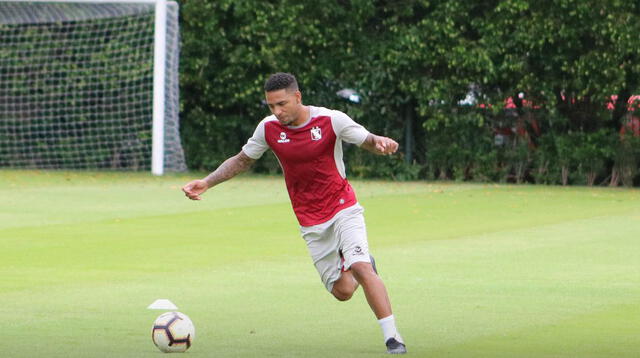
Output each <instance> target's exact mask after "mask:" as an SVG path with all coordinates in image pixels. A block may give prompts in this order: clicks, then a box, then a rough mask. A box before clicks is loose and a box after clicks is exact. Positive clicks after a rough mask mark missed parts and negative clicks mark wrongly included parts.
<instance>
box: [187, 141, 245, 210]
mask: <svg viewBox="0 0 640 358" xmlns="http://www.w3.org/2000/svg"><path fill="white" fill-rule="evenodd" d="M255 161H256V160H255V159H252V158H250V157H248V156H247V155H246V154H244V152H242V151H240V153H238V154H236V155H235V156H233V157H231V158H229V159H227V160H225V161H224V163H222V164H220V166H219V167H218V169H216V170H214V171H213V172H212V173H211V174H209V175H207V176H206V177H205V178H204V179H198V180H193V181H191V182H189V183H187V184H186V185H185V186H183V187H182V191H183V192H184V194H185V195H186V196H187V197H188V198H189V199H191V200H201V199H202V198H201V197H200V195H202V194H204V192H205V191H207V190H208V189H209V188H211V187H213V186H215V185H218V184H220V183H222V182H224V181H227V180H229V179H231V178H233V177H234V176H236V175H238V174H240V173H242V172H244V171H246V170H247V169H249V168H250V167H251V166H252V165H253V163H255Z"/></svg>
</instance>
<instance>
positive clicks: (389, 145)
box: [374, 136, 398, 155]
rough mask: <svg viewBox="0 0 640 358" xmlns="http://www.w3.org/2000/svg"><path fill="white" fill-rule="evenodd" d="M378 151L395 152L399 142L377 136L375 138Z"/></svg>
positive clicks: (381, 152)
mask: <svg viewBox="0 0 640 358" xmlns="http://www.w3.org/2000/svg"><path fill="white" fill-rule="evenodd" d="M374 140H375V144H376V151H377V152H378V153H380V154H383V155H386V154H393V153H395V152H396V151H397V150H398V142H396V141H395V140H393V139H391V138H388V137H381V136H376V137H375V138H374Z"/></svg>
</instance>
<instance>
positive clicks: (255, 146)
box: [242, 121, 269, 159]
mask: <svg viewBox="0 0 640 358" xmlns="http://www.w3.org/2000/svg"><path fill="white" fill-rule="evenodd" d="M267 149H269V145H268V144H267V141H266V140H265V139H264V121H262V122H260V123H259V124H258V126H257V127H256V130H255V131H254V132H253V136H252V137H251V138H249V140H248V141H247V144H245V145H244V146H242V151H243V152H244V154H246V155H247V157H249V158H251V159H260V157H262V154H264V152H266V151H267Z"/></svg>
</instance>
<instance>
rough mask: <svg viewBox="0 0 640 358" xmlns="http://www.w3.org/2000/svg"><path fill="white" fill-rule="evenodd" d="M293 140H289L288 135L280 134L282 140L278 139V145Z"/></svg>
mask: <svg viewBox="0 0 640 358" xmlns="http://www.w3.org/2000/svg"><path fill="white" fill-rule="evenodd" d="M289 142H291V139H289V138H287V133H285V132H280V139H278V143H289Z"/></svg>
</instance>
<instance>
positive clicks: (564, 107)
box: [182, 0, 640, 184]
mask: <svg viewBox="0 0 640 358" xmlns="http://www.w3.org/2000/svg"><path fill="white" fill-rule="evenodd" d="M639 15H640V5H639V4H638V3H637V2H628V1H627V2H623V1H611V2H598V1H595V0H586V1H585V0H543V1H536V2H534V1H531V0H508V1H497V0H486V1H475V2H470V1H463V0H446V1H437V2H436V1H423V0H422V1H421V0H405V1H400V2H398V1H395V2H391V1H375V0H351V1H337V2H324V3H319V2H317V1H308V0H300V1H290V0H280V1H275V2H262V1H249V0H243V1H231V0H223V1H216V2H184V3H183V5H182V31H183V39H184V41H183V42H184V45H183V55H184V56H183V61H182V87H183V91H182V94H183V116H182V118H183V128H184V131H183V138H184V142H185V147H186V150H187V155H188V156H187V159H188V162H189V165H190V166H191V167H192V168H207V169H211V168H212V167H215V166H216V165H217V164H219V163H220V162H221V161H222V160H224V159H225V158H226V157H228V156H229V155H233V154H235V153H237V151H238V150H239V149H240V147H241V145H242V144H243V143H244V141H245V140H246V138H247V137H248V136H249V135H250V134H251V131H252V130H253V128H254V127H255V124H256V123H257V122H258V120H259V119H260V118H262V117H263V116H265V115H267V114H268V111H267V110H266V108H264V106H263V105H262V104H261V100H262V97H263V94H262V90H261V87H262V83H263V81H264V79H265V78H266V76H267V75H268V74H270V73H272V72H275V71H289V72H293V73H295V74H296V75H297V76H298V78H299V80H300V82H301V87H302V91H303V95H304V100H305V102H306V103H309V104H315V105H322V106H327V107H334V108H337V109H341V110H344V111H346V112H347V113H349V114H350V115H351V116H352V117H353V118H354V119H355V120H356V121H358V122H360V123H362V124H363V125H365V126H366V127H367V128H368V129H369V130H371V131H372V132H374V133H376V134H382V135H387V136H390V137H393V138H395V139H397V140H398V141H399V142H400V144H401V146H400V152H401V153H400V154H399V155H398V156H397V157H395V158H394V159H392V160H389V158H377V157H374V156H371V155H370V154H369V153H362V152H359V151H357V150H347V151H346V152H345V153H346V157H345V159H346V161H347V166H348V168H350V175H355V176H362V177H380V176H382V177H390V178H396V179H430V178H440V179H455V180H477V181H496V180H499V181H513V182H525V181H535V182H538V183H549V184H551V183H564V184H568V183H570V182H574V183H585V184H593V183H594V182H595V180H596V179H597V178H601V179H605V178H606V173H607V172H608V171H610V170H611V168H612V165H613V163H614V160H613V152H614V151H615V149H614V148H616V147H617V146H618V141H617V140H616V139H614V137H615V135H613V134H612V133H613V132H614V131H617V130H618V129H619V128H620V125H621V118H623V116H624V115H625V113H626V112H627V110H628V109H627V107H626V100H627V99H628V98H629V96H630V95H631V94H634V93H639V92H640V81H639V79H640V37H638V36H637V34H638V33H640V22H638V21H636V19H637V18H638V16H639ZM344 87H351V88H355V89H357V90H358V91H359V92H360V93H361V95H362V97H363V104H362V105H360V106H354V105H348V104H345V103H342V102H340V101H339V99H337V98H336V96H335V92H336V91H337V90H339V89H341V88H344ZM519 93H522V94H523V96H522V98H521V97H519V96H518V94H519ZM469 94H473V97H475V100H476V102H475V103H473V102H472V104H471V105H466V106H463V105H461V104H460V101H461V100H463V99H465V97H467V96H468V95H469ZM615 94H617V95H619V96H618V100H616V101H614V102H611V103H608V102H610V101H611V96H612V95H615ZM510 97H511V99H512V102H513V106H512V107H513V108H512V109H510V111H513V113H514V119H513V120H512V121H511V122H508V123H502V124H500V121H503V117H504V116H505V113H504V112H505V109H504V105H505V101H506V99H507V98H510ZM608 104H609V105H610V106H612V107H613V110H610V109H607V105H608ZM505 129H512V130H513V131H512V133H511V134H509V135H507V137H506V143H505V144H503V145H495V144H494V136H495V135H496V133H498V131H500V130H505ZM619 152H620V150H619ZM626 152H629V151H628V150H627V151H626ZM589 158H590V159H589ZM618 158H621V157H620V155H618ZM621 160H622V159H618V160H617V161H616V163H621ZM625 160H626V159H625ZM627 162H628V160H627ZM625 163H626V162H625ZM625 165H626V164H625ZM618 167H620V165H618ZM620 168H621V167H620ZM626 168H630V167H628V166H626ZM256 169H257V170H259V171H266V172H274V171H277V162H276V161H274V160H272V159H267V160H265V161H263V163H261V164H259V166H258V168H256ZM627 171H629V170H627ZM631 172H633V171H631ZM631 172H630V173H631ZM629 175H630V174H629ZM627 182H628V180H627Z"/></svg>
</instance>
